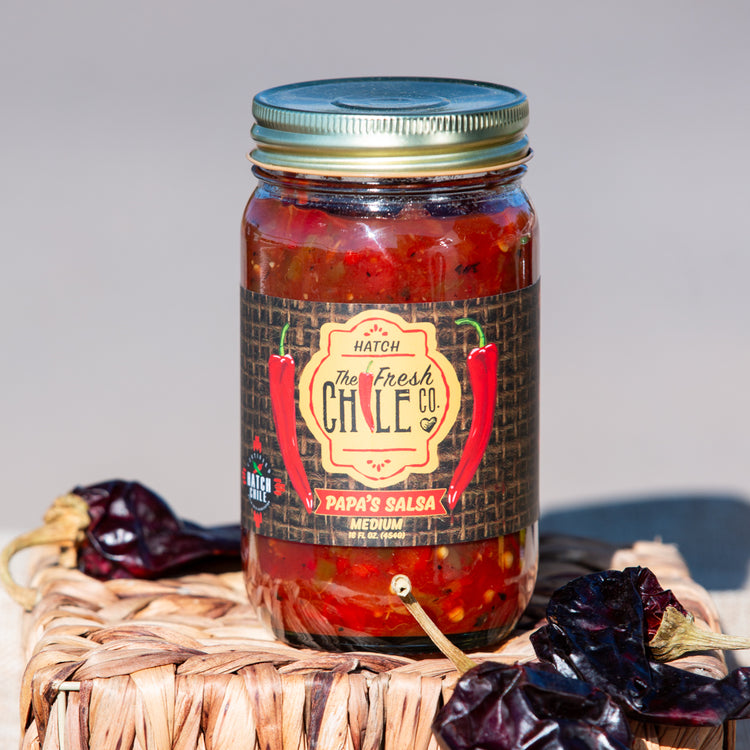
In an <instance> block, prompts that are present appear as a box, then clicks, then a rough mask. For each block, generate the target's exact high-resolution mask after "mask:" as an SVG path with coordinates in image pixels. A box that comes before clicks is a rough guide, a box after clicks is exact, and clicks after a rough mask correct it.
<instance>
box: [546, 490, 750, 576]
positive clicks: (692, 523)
mask: <svg viewBox="0 0 750 750" xmlns="http://www.w3.org/2000/svg"><path fill="white" fill-rule="evenodd" d="M539 528H540V531H541V532H542V533H552V532H557V533H562V534H574V535H578V536H585V537H592V538H595V539H601V540H603V541H606V542H612V543H614V544H618V545H625V544H628V545H629V544H632V543H633V542H635V541H638V540H642V539H643V540H653V539H659V540H660V541H662V542H664V543H665V544H675V545H677V548H678V549H679V551H680V554H681V555H682V557H683V558H684V559H685V561H686V562H687V564H688V567H689V568H690V573H691V576H692V577H693V579H694V580H695V581H697V582H698V583H699V584H701V586H703V587H705V588H707V589H711V590H736V589H741V588H743V587H744V586H746V585H748V584H750V580H748V563H749V562H750V499H747V498H742V497H739V496H734V495H719V494H717V495H713V494H685V495H672V494H670V495H654V496H648V495H644V496H642V497H634V498H622V499H617V498H613V499H611V500H606V501H604V500H602V501H601V503H589V502H587V503H586V504H585V505H580V506H576V507H572V508H566V509H559V510H553V511H549V512H548V513H545V512H542V516H541V520H540V523H539Z"/></svg>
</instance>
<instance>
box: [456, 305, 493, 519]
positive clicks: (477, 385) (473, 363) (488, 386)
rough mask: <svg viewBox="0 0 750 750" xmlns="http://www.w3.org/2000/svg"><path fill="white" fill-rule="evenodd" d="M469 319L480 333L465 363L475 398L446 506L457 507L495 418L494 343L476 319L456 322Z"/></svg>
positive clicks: (474, 470)
mask: <svg viewBox="0 0 750 750" xmlns="http://www.w3.org/2000/svg"><path fill="white" fill-rule="evenodd" d="M466 323H468V324H469V325H472V326H474V328H476V330H477V332H478V333H479V346H478V347H476V348H475V349H472V350H471V351H470V352H469V356H468V357H467V358H466V367H467V369H468V371H469V382H470V383H471V392H472V396H473V398H474V404H473V407H472V412H471V429H470V430H469V436H468V437H467V438H466V443H465V444H464V449H463V452H462V453H461V458H460V460H459V462H458V466H456V470H455V471H454V472H453V477H452V478H451V482H450V485H448V509H449V510H453V509H454V508H455V507H456V503H457V502H458V499H459V498H460V497H461V493H462V492H463V491H464V490H465V489H466V487H467V485H468V484H469V482H471V480H472V479H473V478H474V474H475V473H476V470H477V468H478V467H479V463H480V462H481V460H482V456H484V451H485V449H486V448H487V443H488V442H489V440H490V434H491V433H492V423H493V422H494V419H495V398H496V396H497V346H495V344H493V343H490V344H488V343H486V339H485V336H484V331H483V330H482V327H481V326H480V325H479V323H477V322H476V321H475V320H472V319H471V318H459V319H458V320H457V321H456V325H463V324H466Z"/></svg>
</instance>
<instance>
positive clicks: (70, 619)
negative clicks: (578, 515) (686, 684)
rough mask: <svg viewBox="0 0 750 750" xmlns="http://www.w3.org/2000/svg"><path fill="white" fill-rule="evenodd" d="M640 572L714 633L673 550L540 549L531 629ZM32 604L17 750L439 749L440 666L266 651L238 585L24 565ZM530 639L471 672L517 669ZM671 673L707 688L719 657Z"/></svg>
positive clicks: (446, 667)
mask: <svg viewBox="0 0 750 750" xmlns="http://www.w3.org/2000/svg"><path fill="white" fill-rule="evenodd" d="M629 565H642V566H644V567H649V568H651V569H652V570H653V571H654V573H655V574H656V575H657V577H658V578H659V580H660V582H661V584H662V585H663V586H664V587H665V588H671V589H672V590H673V591H674V593H675V595H676V596H677V597H678V599H680V601H681V602H682V603H683V604H684V605H685V607H686V608H687V609H688V610H690V611H691V612H692V613H693V614H694V615H695V617H696V619H697V620H698V621H702V622H703V623H705V624H706V625H707V626H708V627H710V628H712V629H714V630H718V629H719V623H718V617H717V614H716V611H715V609H714V607H713V605H712V603H711V601H710V599H709V597H708V595H707V593H706V592H705V590H704V589H702V588H701V587H700V586H698V585H697V584H696V583H695V582H693V581H692V580H691V579H690V576H689V574H688V571H687V569H686V567H685V564H684V562H683V560H682V558H681V557H680V556H679V554H678V553H677V551H676V550H675V549H674V548H673V547H671V546H667V545H663V544H659V543H650V542H649V543H646V542H639V543H637V544H636V545H635V546H634V547H632V548H628V549H620V550H618V549H615V548H613V547H611V546H609V545H606V544H604V543H600V542H596V541H592V540H581V539H574V538H570V537H560V536H555V537H546V538H543V540H542V544H541V561H540V575H539V581H538V585H537V587H536V591H535V594H534V598H533V600H532V603H531V605H530V607H529V610H528V613H527V617H529V618H532V620H534V621H537V620H536V619H534V618H539V617H540V616H541V613H543V611H544V606H545V603H546V599H547V597H548V596H549V594H550V593H551V591H553V590H554V589H556V588H557V587H558V586H559V585H561V584H562V583H564V582H566V581H568V580H571V579H572V578H574V577H575V576H578V575H581V574H585V573H588V572H591V571H593V570H604V569H608V568H623V567H627V566H629ZM33 585H34V586H35V587H36V588H37V589H38V590H39V591H40V592H41V594H42V597H41V600H40V602H39V604H38V605H37V606H36V607H35V609H34V610H33V611H32V612H31V613H29V614H28V615H27V616H26V620H25V622H24V644H25V649H26V652H27V653H26V659H27V666H26V670H25V674H24V678H23V682H22V687H21V706H20V708H21V725H22V726H21V729H22V737H23V739H22V742H21V747H22V748H23V749H24V750H26V749H29V750H31V749H32V748H33V749H35V750H37V749H42V748H43V749H44V750H52V749H56V748H67V749H69V750H79V749H80V750H89V749H90V750H131V749H132V750H167V749H168V748H176V749H177V750H230V749H231V750H239V749H240V748H242V749H243V750H314V749H316V748H317V749H318V750H379V749H381V748H383V749H384V750H424V749H425V748H431V749H436V748H437V747H438V746H437V743H436V741H435V739H434V737H433V736H432V734H431V731H430V724H431V723H432V720H433V717H434V715H435V712H436V711H437V710H438V708H439V707H440V706H441V705H442V704H443V702H444V701H445V700H447V698H448V697H449V696H450V694H451V692H452V689H453V687H454V685H455V682H456V679H457V674H456V671H455V670H454V668H453V666H452V665H451V663H450V662H449V661H447V660H446V659H442V658H430V659H423V660H413V659H410V658H406V657H401V656H390V655H378V654H369V653H350V654H331V653H324V652H319V651H311V650H303V649H296V648H292V647H290V646H286V645H284V644H282V643H279V642H277V641H274V640H273V639H272V638H271V637H270V636H269V635H268V634H267V633H266V632H265V631H264V630H263V629H262V628H261V626H260V625H259V624H258V621H257V618H256V617H255V615H254V613H253V611H252V610H251V608H250V605H249V604H248V601H247V596H246V594H245V590H244V585H243V581H242V576H241V574H240V573H227V574H221V575H209V574H204V575H198V576H190V577H183V578H174V579H164V580H158V581H134V580H129V581H122V580H118V581H108V582H100V581H96V580H93V579H91V578H88V577H86V576H84V575H83V574H81V573H79V572H78V571H75V570H66V569H63V568H60V567H57V566H55V565H54V564H53V563H52V558H44V559H41V560H40V562H39V563H38V565H37V566H36V571H35V573H34V576H33ZM528 636H529V631H527V632H526V633H521V634H519V635H517V636H516V637H514V638H512V639H510V640H509V641H507V642H506V643H504V644H503V645H502V647H500V648H498V649H497V650H496V651H493V652H491V653H481V654H472V657H473V658H474V659H475V660H481V659H493V660H498V661H504V662H516V661H528V660H529V659H532V658H533V656H534V653H533V649H532V648H531V645H530V642H529V637H528ZM674 664H675V665H677V666H681V667H682V668H684V669H688V670H701V671H703V672H705V673H708V674H711V675H714V676H716V677H720V676H723V675H724V674H725V673H726V666H725V663H724V661H723V659H722V657H721V656H720V655H718V654H701V655H700V656H695V657H690V658H684V659H681V660H679V661H678V662H674ZM634 731H635V734H636V738H637V739H636V742H635V744H634V748H635V749H636V750H655V749H657V748H690V749H691V750H733V748H734V728H733V725H732V724H731V723H729V724H728V725H726V726H721V727H713V728H705V727H702V728H688V727H665V726H660V725H645V724H637V725H635V724H634Z"/></svg>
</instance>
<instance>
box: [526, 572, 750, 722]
mask: <svg viewBox="0 0 750 750" xmlns="http://www.w3.org/2000/svg"><path fill="white" fill-rule="evenodd" d="M667 607H674V608H675V609H678V610H680V611H682V612H684V609H683V608H682V606H681V605H680V604H679V602H678V601H677V600H676V599H675V598H674V596H673V595H672V594H671V592H668V591H664V590H663V589H662V588H661V586H660V585H659V582H658V581H657V579H656V577H655V576H654V574H653V573H652V572H651V571H649V570H647V569H644V568H627V569H625V570H624V571H607V572H605V573H593V574H591V575H588V576H583V577H581V578H577V579H575V580H574V581H571V582H570V583H569V584H567V585H565V586H563V587H561V588H560V589H558V590H557V591H556V592H555V593H554V594H553V596H552V598H551V599H550V602H549V604H548V607H547V620H548V624H547V625H545V626H544V627H542V628H540V630H538V631H537V632H536V633H534V634H533V635H532V639H531V640H532V644H533V646H534V650H535V651H536V654H537V656H538V657H539V659H541V660H542V661H543V662H547V663H549V664H552V665H554V666H555V668H556V669H557V670H558V671H559V672H560V673H561V674H563V675H565V676H566V677H570V678H574V679H579V680H583V681H585V682H587V683H588V684H590V685H593V686H595V687H598V688H600V689H602V690H604V691H605V692H606V693H608V694H609V695H610V696H612V698H613V699H614V700H615V701H617V703H618V704H620V705H621V706H622V707H623V709H624V710H625V712H626V713H627V714H628V716H630V717H631V718H633V719H639V720H641V721H651V722H658V723H662V724H684V725H690V726H718V725H720V724H722V723H723V722H725V721H727V720H729V719H742V718H748V717H750V668H741V669H736V670H734V671H733V672H732V673H730V674H729V675H728V676H727V677H725V678H723V679H720V680H715V679H713V678H711V677H707V676H705V675H701V674H696V673H693V672H687V671H685V670H683V669H678V668H677V667H673V666H670V665H669V664H663V663H659V662H657V661H656V660H655V659H654V658H653V656H652V654H651V653H650V651H649V647H648V643H649V641H650V640H651V638H652V637H653V634H654V633H655V630H656V629H658V626H659V624H660V622H661V618H662V617H663V616H664V613H665V611H666V609H667Z"/></svg>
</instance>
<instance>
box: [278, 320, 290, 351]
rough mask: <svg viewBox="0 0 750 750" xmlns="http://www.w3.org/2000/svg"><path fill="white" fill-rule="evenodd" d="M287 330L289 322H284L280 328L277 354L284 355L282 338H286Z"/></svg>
mask: <svg viewBox="0 0 750 750" xmlns="http://www.w3.org/2000/svg"><path fill="white" fill-rule="evenodd" d="M288 330H289V323H284V327H283V328H282V329H281V341H279V354H280V355H281V356H282V357H283V356H284V339H285V338H286V332H287V331H288Z"/></svg>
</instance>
